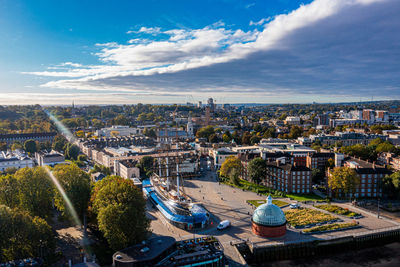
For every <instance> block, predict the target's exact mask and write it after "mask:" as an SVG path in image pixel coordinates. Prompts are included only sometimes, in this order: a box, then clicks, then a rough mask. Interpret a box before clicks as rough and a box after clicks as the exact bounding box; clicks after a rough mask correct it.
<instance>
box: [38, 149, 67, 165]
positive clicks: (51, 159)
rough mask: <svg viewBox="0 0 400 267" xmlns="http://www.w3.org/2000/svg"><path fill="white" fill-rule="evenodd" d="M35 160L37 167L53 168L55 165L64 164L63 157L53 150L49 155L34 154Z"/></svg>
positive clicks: (42, 153)
mask: <svg viewBox="0 0 400 267" xmlns="http://www.w3.org/2000/svg"><path fill="white" fill-rule="evenodd" d="M35 159H36V163H37V165H39V166H54V165H56V164H64V163H65V157H64V155H63V154H61V153H58V152H57V151H54V150H52V151H51V152H50V153H47V152H36V153H35Z"/></svg>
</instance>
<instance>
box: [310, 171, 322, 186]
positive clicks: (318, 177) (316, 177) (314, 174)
mask: <svg viewBox="0 0 400 267" xmlns="http://www.w3.org/2000/svg"><path fill="white" fill-rule="evenodd" d="M324 178H325V173H324V172H323V171H321V170H320V169H317V168H314V169H312V170H311V179H312V182H313V183H314V184H319V183H321V182H322V181H323V180H324Z"/></svg>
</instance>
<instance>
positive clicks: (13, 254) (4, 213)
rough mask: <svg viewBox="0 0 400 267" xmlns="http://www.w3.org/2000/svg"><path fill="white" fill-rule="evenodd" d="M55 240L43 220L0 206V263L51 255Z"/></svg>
mask: <svg viewBox="0 0 400 267" xmlns="http://www.w3.org/2000/svg"><path fill="white" fill-rule="evenodd" d="M54 248H55V238H54V234H53V231H52V229H51V227H50V226H49V225H48V224H47V222H46V221H45V220H43V219H42V218H39V217H32V216H30V215H29V214H28V213H27V212H25V211H20V210H17V209H11V208H9V207H6V206H4V205H0V261H1V262H3V261H9V260H14V259H23V258H28V257H35V256H36V257H38V256H40V255H39V253H38V251H39V249H43V250H44V252H46V254H53V250H54Z"/></svg>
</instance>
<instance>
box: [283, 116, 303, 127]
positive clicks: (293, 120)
mask: <svg viewBox="0 0 400 267" xmlns="http://www.w3.org/2000/svg"><path fill="white" fill-rule="evenodd" d="M285 124H287V125H300V124H301V119H300V117H295V116H288V117H286V119H285Z"/></svg>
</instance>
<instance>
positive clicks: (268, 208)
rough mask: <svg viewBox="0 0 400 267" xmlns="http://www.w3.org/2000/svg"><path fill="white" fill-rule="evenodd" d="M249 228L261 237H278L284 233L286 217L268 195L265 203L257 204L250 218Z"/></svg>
mask: <svg viewBox="0 0 400 267" xmlns="http://www.w3.org/2000/svg"><path fill="white" fill-rule="evenodd" d="M251 222H252V227H251V230H252V231H253V233H254V234H256V235H258V236H262V237H280V236H283V235H285V234H286V217H285V214H284V213H283V211H282V210H281V208H279V207H278V206H277V205H275V204H272V197H271V196H268V198H267V203H265V204H262V205H261V206H259V207H258V208H257V209H256V210H255V211H254V213H253V217H252V218H251Z"/></svg>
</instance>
